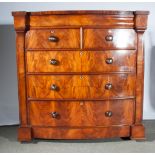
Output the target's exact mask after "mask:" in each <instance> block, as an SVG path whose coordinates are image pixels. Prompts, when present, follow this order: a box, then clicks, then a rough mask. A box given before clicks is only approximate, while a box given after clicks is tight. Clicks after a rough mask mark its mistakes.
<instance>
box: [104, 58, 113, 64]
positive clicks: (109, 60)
mask: <svg viewBox="0 0 155 155" xmlns="http://www.w3.org/2000/svg"><path fill="white" fill-rule="evenodd" d="M105 62H106V63H107V64H112V63H113V59H112V58H107V59H106V60H105Z"/></svg>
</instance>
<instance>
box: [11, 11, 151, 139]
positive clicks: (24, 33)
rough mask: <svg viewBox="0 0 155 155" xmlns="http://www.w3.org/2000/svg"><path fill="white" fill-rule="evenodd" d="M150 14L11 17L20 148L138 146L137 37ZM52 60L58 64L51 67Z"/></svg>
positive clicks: (140, 52)
mask: <svg viewBox="0 0 155 155" xmlns="http://www.w3.org/2000/svg"><path fill="white" fill-rule="evenodd" d="M148 14H149V12H148V11H119V10H117V11H113V10H108V11H106V10H99V11H97V10H94V11H91V10H87V11H86V10H83V11H81V10H78V11H44V12H25V11H21V12H18V11H17V12H13V13H12V15H13V16H14V27H15V30H16V32H17V38H16V49H17V73H18V95H19V113H20V127H19V130H18V140H19V141H30V140H31V139H32V138H45V139H96V138H113V137H130V138H131V139H144V137H145V128H144V126H143V124H142V116H143V87H144V86H143V85H144V46H143V34H144V31H145V30H146V28H147V18H148ZM51 36H52V37H51ZM49 37H50V39H54V42H53V41H49ZM51 59H55V60H57V62H58V63H57V64H56V65H52V64H50V63H49V61H50V60H51ZM107 59H109V60H110V61H109V62H112V63H111V64H108V63H107ZM53 84H55V85H56V86H57V87H55V86H52V85H53ZM106 84H112V87H111V85H106ZM51 86H52V88H54V89H55V88H56V90H51ZM105 86H106V87H107V88H111V89H109V90H108V89H105V88H106V87H105ZM52 112H54V113H52ZM55 112H57V113H55ZM51 114H52V115H51ZM105 114H106V116H105ZM51 116H53V117H55V118H53V117H51ZM58 116H59V117H58ZM107 116H111V117H107Z"/></svg>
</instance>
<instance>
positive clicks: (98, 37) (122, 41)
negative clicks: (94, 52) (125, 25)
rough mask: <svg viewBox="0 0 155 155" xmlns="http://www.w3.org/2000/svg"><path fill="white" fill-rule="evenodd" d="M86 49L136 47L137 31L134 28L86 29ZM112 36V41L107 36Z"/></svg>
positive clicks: (84, 42)
mask: <svg viewBox="0 0 155 155" xmlns="http://www.w3.org/2000/svg"><path fill="white" fill-rule="evenodd" d="M83 33H84V35H83V36H84V41H83V44H84V45H83V46H84V49H95V48H98V49H106V50H108V49H136V42H137V37H136V32H135V31H134V30H133V29H84V32H83ZM107 36H112V37H113V40H112V41H107V40H106V37H107Z"/></svg>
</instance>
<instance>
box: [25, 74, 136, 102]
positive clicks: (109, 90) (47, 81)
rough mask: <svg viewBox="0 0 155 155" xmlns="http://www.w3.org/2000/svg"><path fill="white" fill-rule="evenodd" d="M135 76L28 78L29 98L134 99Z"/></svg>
mask: <svg viewBox="0 0 155 155" xmlns="http://www.w3.org/2000/svg"><path fill="white" fill-rule="evenodd" d="M134 88H135V75H134V74H104V75H44V76H43V75H29V76H27V91H28V97H29V98H40V99H67V98H71V99H103V98H112V97H114V98H115V97H128V96H134V95H135V94H134Z"/></svg>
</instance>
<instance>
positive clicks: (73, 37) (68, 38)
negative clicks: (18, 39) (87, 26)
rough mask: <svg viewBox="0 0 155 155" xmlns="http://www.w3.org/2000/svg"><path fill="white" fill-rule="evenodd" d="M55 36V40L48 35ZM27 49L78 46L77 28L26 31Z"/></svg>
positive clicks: (78, 31) (78, 35)
mask: <svg viewBox="0 0 155 155" xmlns="http://www.w3.org/2000/svg"><path fill="white" fill-rule="evenodd" d="M51 36H55V37H57V39H58V40H57V41H56V42H52V41H50V40H49V37H51ZM26 48H27V49H49V48H80V30H79V29H51V30H30V31H28V32H27V33H26Z"/></svg>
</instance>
